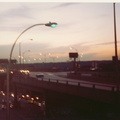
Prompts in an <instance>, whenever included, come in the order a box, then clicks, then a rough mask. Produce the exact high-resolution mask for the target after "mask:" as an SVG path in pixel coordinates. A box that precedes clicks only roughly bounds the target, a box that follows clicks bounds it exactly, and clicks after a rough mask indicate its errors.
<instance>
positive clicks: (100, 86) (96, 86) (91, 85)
mask: <svg viewBox="0 0 120 120" xmlns="http://www.w3.org/2000/svg"><path fill="white" fill-rule="evenodd" d="M41 80H42V81H46V82H56V83H58V84H66V85H75V86H80V87H89V88H92V89H101V90H107V91H114V92H115V91H120V86H119V85H108V84H101V83H92V82H81V81H80V82H77V81H65V80H58V79H46V78H44V79H41Z"/></svg>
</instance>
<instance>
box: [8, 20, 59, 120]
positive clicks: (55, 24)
mask: <svg viewBox="0 0 120 120" xmlns="http://www.w3.org/2000/svg"><path fill="white" fill-rule="evenodd" d="M39 25H45V26H48V27H52V28H55V27H56V26H57V25H58V24H57V23H55V22H49V23H46V24H34V25H32V26H30V27H28V28H27V29H25V30H24V31H23V32H22V33H21V34H20V35H19V36H18V37H17V39H16V40H15V42H14V43H13V45H12V48H11V51H10V56H9V60H8V67H7V120H10V109H9V99H10V98H9V94H10V69H11V60H12V53H13V49H14V47H15V45H16V42H17V40H18V39H19V38H20V37H21V35H23V34H24V33H25V32H26V31H28V30H29V29H31V28H33V27H35V26H39Z"/></svg>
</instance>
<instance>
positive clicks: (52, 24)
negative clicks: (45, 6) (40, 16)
mask: <svg viewBox="0 0 120 120" xmlns="http://www.w3.org/2000/svg"><path fill="white" fill-rule="evenodd" d="M57 25H58V24H57V23H55V22H49V23H46V24H45V26H48V27H52V28H55V27H57Z"/></svg>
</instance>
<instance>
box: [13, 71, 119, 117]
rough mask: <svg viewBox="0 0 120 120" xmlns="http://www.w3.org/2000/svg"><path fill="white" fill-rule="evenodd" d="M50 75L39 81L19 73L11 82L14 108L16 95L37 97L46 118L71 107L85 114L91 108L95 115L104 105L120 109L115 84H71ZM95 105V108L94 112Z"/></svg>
mask: <svg viewBox="0 0 120 120" xmlns="http://www.w3.org/2000/svg"><path fill="white" fill-rule="evenodd" d="M51 74H52V73H45V77H44V78H43V79H40V80H39V79H37V78H36V77H32V76H29V75H25V74H21V73H19V74H15V75H14V76H13V78H12V81H11V82H12V83H11V84H12V85H13V92H14V95H15V98H14V100H15V103H16V104H15V105H16V106H17V103H18V101H17V97H18V95H19V93H21V94H26V95H27V94H30V95H31V96H35V95H36V96H39V98H40V99H41V103H43V102H42V101H45V109H44V110H45V112H46V114H48V115H49V112H51V111H52V109H56V108H58V107H60V106H62V107H64V106H67V107H69V108H70V107H72V109H74V110H75V109H77V110H78V111H79V110H80V109H81V106H82V107H85V108H86V109H88V110H90V109H91V108H92V111H93V109H94V111H96V109H99V108H100V107H101V105H102V108H101V109H102V110H104V109H103V107H104V106H106V105H107V107H108V106H109V105H112V108H113V106H116V107H119V105H120V86H118V85H116V84H105V83H97V82H89V81H82V80H75V79H69V78H65V77H56V75H55V76H52V75H51ZM88 101H89V102H88ZM83 102H85V104H84V105H82V103H83ZM98 105H99V108H97V107H98ZM88 106H89V107H88ZM116 107H115V108H114V109H116ZM108 108H109V107H108ZM53 111H54V110H53ZM106 111H107V110H106Z"/></svg>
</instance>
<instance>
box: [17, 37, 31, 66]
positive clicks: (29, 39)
mask: <svg viewBox="0 0 120 120" xmlns="http://www.w3.org/2000/svg"><path fill="white" fill-rule="evenodd" d="M29 40H33V39H29ZM21 43H22V42H19V63H20V65H21V57H22V56H21Z"/></svg>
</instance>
